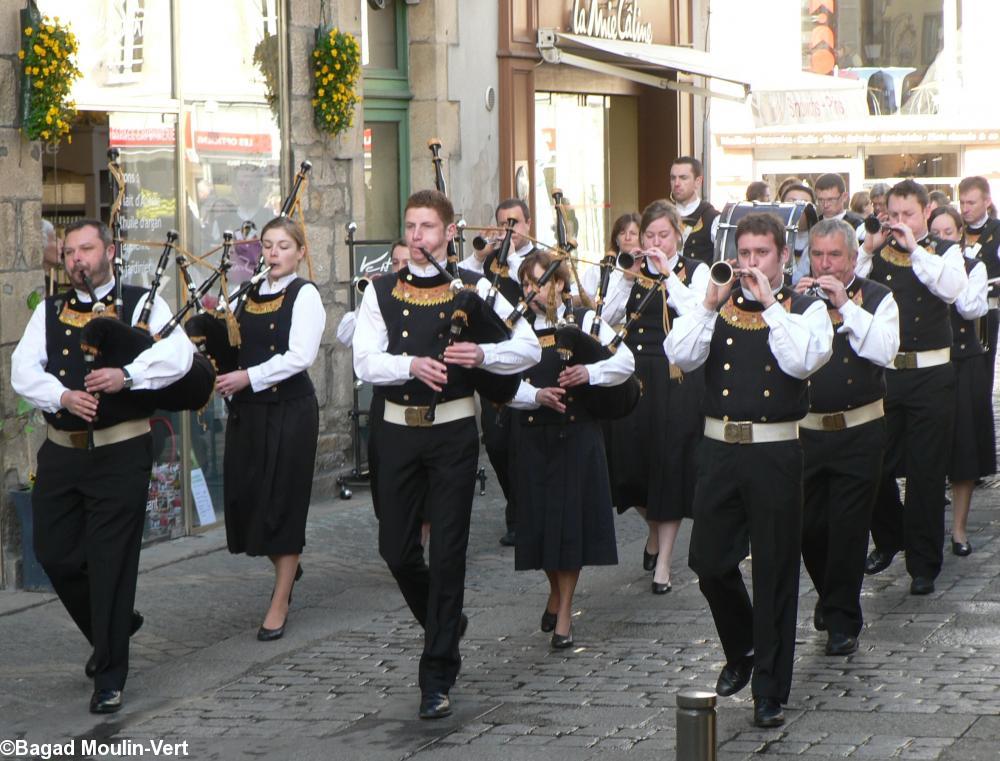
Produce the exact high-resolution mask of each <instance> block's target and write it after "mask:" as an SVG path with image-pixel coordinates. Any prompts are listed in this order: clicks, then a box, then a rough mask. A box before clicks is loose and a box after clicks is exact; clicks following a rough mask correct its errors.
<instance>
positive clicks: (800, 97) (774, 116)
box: [752, 88, 868, 127]
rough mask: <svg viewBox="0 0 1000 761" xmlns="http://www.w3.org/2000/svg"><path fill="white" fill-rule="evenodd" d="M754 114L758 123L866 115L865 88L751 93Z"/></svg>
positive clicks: (769, 124) (860, 116)
mask: <svg viewBox="0 0 1000 761" xmlns="http://www.w3.org/2000/svg"><path fill="white" fill-rule="evenodd" d="M752 104H753V118H754V124H756V125H757V126H758V127H769V126H772V125H776V124H814V123H817V122H842V121H844V120H845V119H860V118H864V117H866V116H868V105H867V102H866V101H865V91H864V90H863V89H861V88H858V89H856V90H844V91H838V90H827V91H823V90H818V91H809V90H778V91H773V92H769V91H762V92H755V93H754V94H753V100H752Z"/></svg>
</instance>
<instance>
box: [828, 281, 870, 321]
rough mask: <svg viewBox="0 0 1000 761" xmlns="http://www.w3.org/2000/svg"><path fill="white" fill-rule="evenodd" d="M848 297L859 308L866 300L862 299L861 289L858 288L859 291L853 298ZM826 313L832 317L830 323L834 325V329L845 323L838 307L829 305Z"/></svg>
mask: <svg viewBox="0 0 1000 761" xmlns="http://www.w3.org/2000/svg"><path fill="white" fill-rule="evenodd" d="M848 295H849V298H850V299H851V301H853V302H854V303H855V304H857V305H858V306H861V305H862V302H863V301H864V299H863V298H862V297H861V289H860V288H858V290H857V291H855V292H854V295H853V296H850V294H848ZM826 313H827V314H828V315H830V322H832V323H833V327H837V326H838V325H840V324H842V323H843V322H844V316H843V315H842V314H841V313H840V310H839V309H838V308H837V307H835V306H833V305H832V304H828V305H827V307H826Z"/></svg>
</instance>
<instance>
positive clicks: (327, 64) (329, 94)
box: [312, 27, 361, 135]
mask: <svg viewBox="0 0 1000 761" xmlns="http://www.w3.org/2000/svg"><path fill="white" fill-rule="evenodd" d="M312 71H313V97H312V107H313V118H314V121H315V123H316V129H318V130H320V131H321V132H328V133H330V134H331V135H337V134H340V133H341V132H343V131H344V130H345V129H347V128H348V127H350V126H351V125H352V124H353V123H354V106H355V105H356V104H357V103H358V101H360V100H361V96H360V95H358V93H357V91H356V88H357V86H358V77H359V76H360V74H361V48H360V46H359V45H358V41H357V39H356V38H355V37H354V35H352V34H348V33H346V32H341V31H340V30H339V29H337V28H336V27H334V28H333V29H331V30H329V31H327V30H326V29H324V28H323V27H319V28H317V30H316V47H315V48H313V52H312Z"/></svg>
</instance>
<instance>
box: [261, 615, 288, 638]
mask: <svg viewBox="0 0 1000 761" xmlns="http://www.w3.org/2000/svg"><path fill="white" fill-rule="evenodd" d="M287 623H288V617H287V616H286V617H285V623H283V624H282V625H281V626H279V627H278V628H277V629H268V628H267V627H266V626H261V627H260V628H259V629H258V630H257V639H258V640H259V641H261V642H273V641H274V640H276V639H281V638H282V637H283V636H285V624H287Z"/></svg>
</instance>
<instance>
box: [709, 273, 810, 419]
mask: <svg viewBox="0 0 1000 761" xmlns="http://www.w3.org/2000/svg"><path fill="white" fill-rule="evenodd" d="M775 298H776V299H777V300H778V303H779V304H780V305H781V306H782V307H783V308H785V309H789V311H791V312H792V313H793V314H802V313H803V312H805V311H806V309H807V308H808V307H809V306H810V305H811V304H813V303H814V302H815V301H816V299H814V298H812V297H811V296H802V295H800V294H797V293H795V292H794V291H792V289H791V288H788V287H784V288H782V289H781V290H780V291H779V292H778V293H777V294H776V295H775ZM763 311H764V310H763V307H762V306H761V304H760V302H757V301H753V300H752V299H747V298H745V297H744V296H743V292H742V291H741V290H740V289H739V288H738V287H737V288H736V291H735V292H734V293H733V295H732V297H731V298H730V299H729V301H727V302H726V305H725V306H724V307H723V308H722V309H721V310H720V312H719V316H718V317H716V321H715V333H714V334H713V336H712V343H711V346H710V348H709V353H708V360H707V361H706V362H705V386H706V393H705V414H706V415H707V416H708V417H713V418H717V419H719V420H734V421H737V420H738V421H743V420H749V421H752V422H754V423H780V422H785V421H789V420H801V419H802V418H803V417H805V415H806V413H807V412H808V411H809V396H808V386H807V384H806V381H804V380H799V379H798V378H793V377H792V376H790V375H786V374H785V372H784V371H782V369H781V367H780V366H779V365H778V360H776V359H775V358H774V354H773V353H772V352H771V347H770V346H768V343H767V340H768V336H770V334H771V331H770V329H769V328H768V327H767V323H766V322H764V318H763V316H762V312H763Z"/></svg>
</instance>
